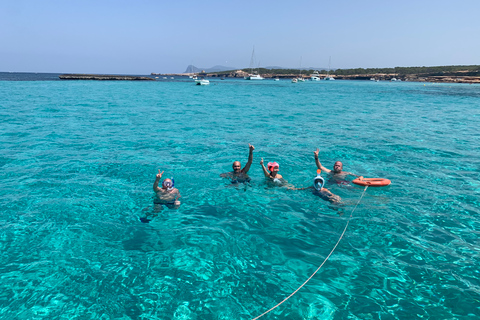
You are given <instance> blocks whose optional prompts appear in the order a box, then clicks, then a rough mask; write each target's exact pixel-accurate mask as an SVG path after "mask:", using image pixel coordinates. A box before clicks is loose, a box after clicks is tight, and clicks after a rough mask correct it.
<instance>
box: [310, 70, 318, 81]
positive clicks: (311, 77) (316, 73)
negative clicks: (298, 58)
mask: <svg viewBox="0 0 480 320" xmlns="http://www.w3.org/2000/svg"><path fill="white" fill-rule="evenodd" d="M310 80H311V81H320V75H319V74H318V71H317V70H315V71H313V73H312V74H311V75H310Z"/></svg>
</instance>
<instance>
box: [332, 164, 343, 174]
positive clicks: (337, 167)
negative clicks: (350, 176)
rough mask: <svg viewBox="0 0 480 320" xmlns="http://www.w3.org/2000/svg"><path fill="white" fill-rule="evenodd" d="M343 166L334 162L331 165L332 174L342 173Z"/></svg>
mask: <svg viewBox="0 0 480 320" xmlns="http://www.w3.org/2000/svg"><path fill="white" fill-rule="evenodd" d="M342 169H343V164H342V163H341V162H340V161H337V162H335V164H334V165H333V172H335V173H340V172H342Z"/></svg>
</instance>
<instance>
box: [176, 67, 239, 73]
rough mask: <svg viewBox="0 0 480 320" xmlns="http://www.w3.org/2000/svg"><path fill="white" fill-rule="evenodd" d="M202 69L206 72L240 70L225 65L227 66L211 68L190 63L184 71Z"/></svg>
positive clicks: (199, 70) (198, 70) (195, 71)
mask: <svg viewBox="0 0 480 320" xmlns="http://www.w3.org/2000/svg"><path fill="white" fill-rule="evenodd" d="M202 70H205V72H207V73H211V72H222V71H230V70H238V68H235V67H225V66H213V67H211V68H198V67H195V66H194V65H189V66H188V67H187V69H186V70H185V72H184V73H198V72H202Z"/></svg>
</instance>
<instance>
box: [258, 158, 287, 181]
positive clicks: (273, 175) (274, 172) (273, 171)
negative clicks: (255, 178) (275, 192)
mask: <svg viewBox="0 0 480 320" xmlns="http://www.w3.org/2000/svg"><path fill="white" fill-rule="evenodd" d="M260 164H261V165H262V170H263V174H264V175H265V178H269V179H272V180H274V179H283V177H282V176H281V175H280V174H279V173H278V170H279V169H278V168H279V165H278V163H276V162H269V163H268V170H270V172H268V170H267V168H265V166H264V165H263V158H262V160H260Z"/></svg>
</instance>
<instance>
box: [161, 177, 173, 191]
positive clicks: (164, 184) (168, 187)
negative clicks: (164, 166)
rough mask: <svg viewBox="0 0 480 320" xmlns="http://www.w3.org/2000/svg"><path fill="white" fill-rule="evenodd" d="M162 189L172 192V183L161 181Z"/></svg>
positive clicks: (170, 181) (168, 180)
mask: <svg viewBox="0 0 480 320" xmlns="http://www.w3.org/2000/svg"><path fill="white" fill-rule="evenodd" d="M162 189H166V190H172V189H173V181H172V180H171V179H165V180H163V182H162Z"/></svg>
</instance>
